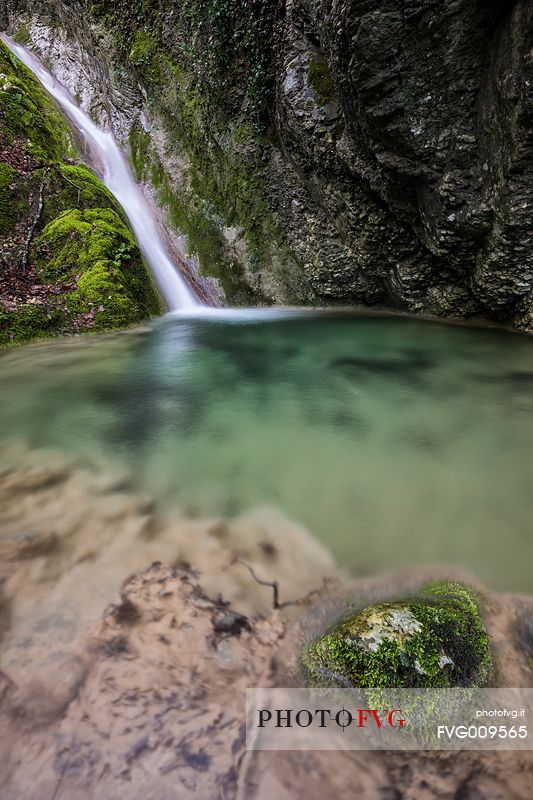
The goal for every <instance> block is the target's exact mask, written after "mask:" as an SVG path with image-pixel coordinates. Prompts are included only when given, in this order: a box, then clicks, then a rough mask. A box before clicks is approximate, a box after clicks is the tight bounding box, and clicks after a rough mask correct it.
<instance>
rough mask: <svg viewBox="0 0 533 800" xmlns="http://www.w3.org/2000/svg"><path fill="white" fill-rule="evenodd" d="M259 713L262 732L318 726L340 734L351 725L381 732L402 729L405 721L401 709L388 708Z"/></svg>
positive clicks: (281, 710) (263, 710)
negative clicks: (271, 727) (271, 728)
mask: <svg viewBox="0 0 533 800" xmlns="http://www.w3.org/2000/svg"><path fill="white" fill-rule="evenodd" d="M258 712H259V724H258V727H259V728H265V727H267V725H270V724H272V725H274V726H275V727H276V728H283V727H287V728H292V727H294V726H296V727H298V728H309V727H310V726H311V725H313V724H317V725H318V727H319V728H327V727H328V725H336V726H337V727H338V728H340V729H341V730H342V731H344V730H345V729H346V728H348V727H350V725H357V727H358V728H366V727H367V726H368V725H373V726H375V727H376V728H377V729H378V730H380V729H381V728H382V727H383V726H387V725H388V726H389V727H390V728H403V726H404V725H405V720H404V719H403V712H402V709H401V708H393V709H392V711H389V709H388V708H384V709H377V708H357V709H352V710H351V711H350V710H349V709H347V708H344V706H343V707H342V708H341V709H340V710H339V711H335V710H333V711H332V710H331V709H330V708H315V709H309V708H300V709H297V710H296V711H295V710H293V709H291V708H275V709H273V710H270V709H269V708H260V709H258Z"/></svg>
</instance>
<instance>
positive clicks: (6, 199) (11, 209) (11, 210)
mask: <svg viewBox="0 0 533 800" xmlns="http://www.w3.org/2000/svg"><path fill="white" fill-rule="evenodd" d="M17 179H18V172H17V171H16V170H14V169H13V168H12V167H10V166H9V164H1V163H0V234H5V233H7V232H8V231H9V230H10V229H11V227H12V226H13V225H14V224H15V222H16V220H17V205H16V203H13V193H14V190H15V188H16V185H17Z"/></svg>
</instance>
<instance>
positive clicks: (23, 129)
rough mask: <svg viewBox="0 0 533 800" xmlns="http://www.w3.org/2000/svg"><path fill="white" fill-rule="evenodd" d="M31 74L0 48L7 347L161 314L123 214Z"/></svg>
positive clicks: (0, 274)
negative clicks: (82, 161) (80, 158)
mask: <svg viewBox="0 0 533 800" xmlns="http://www.w3.org/2000/svg"><path fill="white" fill-rule="evenodd" d="M76 159H77V142H76V139H75V137H74V135H73V134H72V132H71V131H70V129H69V127H68V125H67V123H66V122H65V120H64V119H63V118H62V116H61V115H60V113H59V112H58V110H57V108H56V106H55V105H54V103H53V101H52V100H51V99H50V97H49V96H48V95H47V94H46V92H45V91H44V90H43V89H42V87H41V86H40V84H39V83H38V81H37V80H36V79H35V78H34V77H33V75H32V74H31V72H30V71H29V70H28V69H27V68H26V67H25V66H24V65H23V64H22V63H21V61H20V60H19V59H18V58H17V57H16V56H15V55H13V54H12V53H11V52H10V50H9V49H8V48H7V47H5V45H4V44H3V43H2V42H0V347H1V346H2V345H9V344H18V343H22V342H25V341H28V340H30V339H36V338H44V337H47V336H54V335H58V334H68V333H77V332H80V331H85V330H98V331H103V330H109V329H113V328H122V327H125V326H127V325H131V324H133V323H135V322H140V321H142V320H144V319H146V318H147V317H149V316H152V315H154V314H157V313H159V312H160V310H161V304H160V300H159V298H158V295H157V292H156V291H155V289H154V286H153V283H152V280H151V276H150V274H149V272H148V270H147V269H146V266H145V264H144V262H143V259H142V256H141V253H140V251H139V248H138V247H137V244H136V242H135V239H134V237H133V234H132V233H131V230H130V228H129V225H128V221H127V218H126V216H125V214H124V211H123V209H122V208H121V207H120V205H119V204H118V203H117V202H116V200H115V198H114V197H113V195H112V194H111V193H110V192H109V191H108V190H107V189H106V188H105V186H104V185H103V184H102V183H101V181H100V180H99V179H98V178H97V177H96V175H94V173H92V172H91V170H90V169H88V168H87V167H86V166H84V165H81V164H77V163H75V162H76Z"/></svg>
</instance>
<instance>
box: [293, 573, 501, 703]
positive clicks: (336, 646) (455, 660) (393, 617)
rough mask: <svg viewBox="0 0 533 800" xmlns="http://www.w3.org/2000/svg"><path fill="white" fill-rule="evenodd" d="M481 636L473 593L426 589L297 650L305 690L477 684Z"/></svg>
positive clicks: (485, 650)
mask: <svg viewBox="0 0 533 800" xmlns="http://www.w3.org/2000/svg"><path fill="white" fill-rule="evenodd" d="M488 639H489V637H488V634H487V632H486V631H485V628H484V625H483V622H482V620H481V618H480V615H479V610H478V607H477V603H476V598H475V595H474V594H473V593H472V592H471V591H470V589H468V588H467V587H465V586H463V585H461V584H459V583H454V582H444V583H434V584H431V585H429V586H427V587H426V588H425V590H424V591H422V592H421V594H420V595H419V596H417V597H415V598H412V599H404V600H399V601H394V602H388V603H380V604H378V605H373V606H368V607H367V608H365V609H363V610H362V611H359V612H358V613H357V614H355V615H352V616H350V617H348V618H347V619H344V620H342V621H341V622H340V623H337V624H336V625H334V626H333V627H332V628H330V630H328V631H327V632H326V633H325V634H324V635H322V636H319V637H318V638H317V639H315V640H314V641H312V642H311V643H309V644H308V645H307V646H306V647H305V648H304V650H303V653H302V656H301V662H302V666H303V669H304V671H305V675H306V677H307V680H308V682H309V684H310V685H313V686H344V685H346V684H348V685H352V686H356V687H360V688H364V689H371V688H417V687H426V688H446V687H453V686H464V687H474V686H484V685H486V683H487V681H488V679H489V677H490V673H491V656H490V650H489V645H488Z"/></svg>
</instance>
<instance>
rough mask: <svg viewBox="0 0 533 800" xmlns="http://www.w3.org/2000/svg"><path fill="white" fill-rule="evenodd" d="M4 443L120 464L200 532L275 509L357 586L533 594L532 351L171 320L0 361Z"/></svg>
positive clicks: (334, 318) (468, 330)
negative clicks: (426, 577) (445, 577)
mask: <svg viewBox="0 0 533 800" xmlns="http://www.w3.org/2000/svg"><path fill="white" fill-rule="evenodd" d="M0 375H1V377H2V391H1V397H0V439H6V440H7V439H12V438H13V437H22V438H24V439H26V440H28V441H29V442H30V443H31V444H32V445H36V446H39V447H42V446H45V447H53V448H60V449H62V450H68V451H73V452H75V453H77V454H80V455H83V456H87V457H88V458H98V459H101V458H104V459H106V460H107V461H109V463H112V464H116V465H118V466H120V465H121V464H125V465H127V466H128V467H129V468H131V469H132V470H133V472H134V474H135V476H136V481H137V482H138V484H139V486H140V487H142V488H143V489H145V490H149V491H150V492H151V493H153V494H154V495H155V496H156V498H158V499H159V500H160V501H161V502H163V503H165V504H167V505H172V504H176V505H177V506H179V507H180V508H182V509H183V508H184V509H186V510H187V512H188V513H189V514H191V515H202V516H203V515H227V516H232V515H235V514H237V513H238V512H240V511H242V510H246V509H249V508H250V507H253V506H256V505H258V504H264V503H268V504H273V505H275V506H278V507H280V508H281V509H282V510H283V511H284V512H285V513H287V514H288V515H289V516H291V517H292V518H294V519H295V520H297V521H299V522H301V523H303V524H304V525H305V526H306V527H307V528H308V529H309V530H310V531H311V532H312V533H313V534H314V535H315V536H316V537H318V538H319V539H320V540H321V541H323V542H325V543H326V544H327V545H328V546H329V548H330V549H331V550H332V552H333V553H334V554H335V555H336V556H337V558H338V559H339V560H340V561H341V563H342V564H344V565H345V566H347V567H349V568H350V569H351V570H352V571H353V572H354V573H356V574H366V573H369V572H374V571H376V570H381V569H387V568H390V567H397V566H403V565H410V564H412V563H413V562H414V563H428V562H429V563H431V562H447V563H451V564H455V565H459V566H461V567H464V568H466V569H468V570H471V571H472V572H474V573H475V574H476V575H477V576H478V577H479V578H481V579H482V580H484V581H486V582H487V583H488V584H489V585H490V586H492V587H494V588H498V589H512V590H524V591H532V590H533V575H532V570H531V564H532V556H533V536H532V519H533V485H532V484H533V481H532V471H531V464H532V454H533V417H532V411H533V392H532V390H533V340H532V339H531V338H529V337H527V336H521V335H517V334H512V333H508V332H505V331H500V330H491V329H482V328H474V327H466V326H464V327H463V326H455V325H445V324H440V323H435V322H427V321H424V320H420V319H411V318H403V317H394V316H374V315H356V314H349V313H336V314H334V313H296V312H295V313H283V312H272V313H269V312H265V313H264V314H259V315H258V314H254V313H250V314H246V313H243V314H242V315H240V316H237V315H235V316H224V315H222V316H220V317H218V316H214V317H209V316H205V317H199V318H196V319H187V318H184V317H166V318H164V319H163V320H161V321H159V322H157V323H156V324H155V325H154V326H153V327H151V328H147V329H145V330H143V331H139V332H133V333H127V334H117V335H110V336H106V337H85V338H81V339H65V340H61V341H55V342H49V343H43V344H38V345H32V346H29V347H25V348H22V349H17V350H13V351H9V352H7V353H5V354H4V355H2V357H1V358H0Z"/></svg>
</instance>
